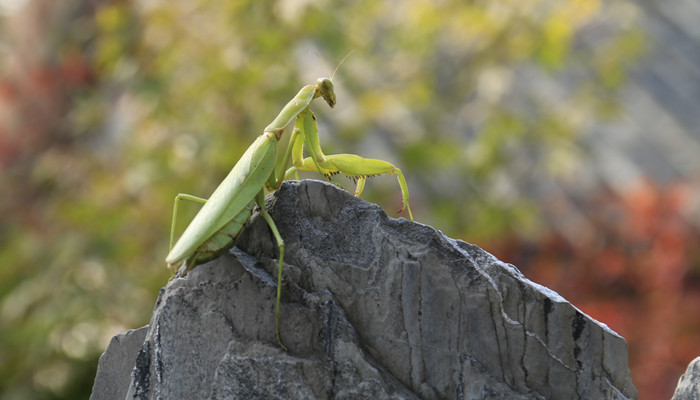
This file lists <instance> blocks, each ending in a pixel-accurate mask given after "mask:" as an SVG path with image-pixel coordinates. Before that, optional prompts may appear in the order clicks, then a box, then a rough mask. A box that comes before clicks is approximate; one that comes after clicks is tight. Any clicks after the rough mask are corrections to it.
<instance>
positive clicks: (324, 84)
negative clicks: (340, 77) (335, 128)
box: [316, 78, 336, 108]
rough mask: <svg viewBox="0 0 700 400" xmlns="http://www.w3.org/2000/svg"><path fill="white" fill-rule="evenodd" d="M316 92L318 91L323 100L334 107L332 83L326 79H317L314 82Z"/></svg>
mask: <svg viewBox="0 0 700 400" xmlns="http://www.w3.org/2000/svg"><path fill="white" fill-rule="evenodd" d="M316 90H318V92H319V94H320V96H321V97H323V100H325V101H326V103H328V105H329V106H330V107H331V108H333V107H334V106H335V103H336V101H335V90H334V89H333V81H331V80H330V79H328V78H318V81H316Z"/></svg>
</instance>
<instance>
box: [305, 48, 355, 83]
mask: <svg viewBox="0 0 700 400" xmlns="http://www.w3.org/2000/svg"><path fill="white" fill-rule="evenodd" d="M353 51H355V49H352V50H350V51H349V52H348V54H346V55H345V57H343V59H342V60H340V62H339V63H338V66H337V67H335V70H333V73H332V74H331V76H330V79H331V82H333V77H335V73H336V72H338V68H340V66H341V65H343V63H344V62H345V60H346V59H347V58H348V57H350V54H352V52H353ZM312 53H313V54H314V55H316V57H318V59H319V60H321V64H323V67H324V68H325V69H326V72H330V70H329V69H328V65H326V63H325V61H323V57H321V55H320V54H318V53H317V52H315V51H312Z"/></svg>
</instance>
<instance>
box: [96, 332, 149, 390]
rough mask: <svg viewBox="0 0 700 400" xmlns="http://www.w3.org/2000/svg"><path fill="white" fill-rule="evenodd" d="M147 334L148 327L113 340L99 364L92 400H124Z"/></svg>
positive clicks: (120, 335) (121, 334) (124, 333)
mask: <svg viewBox="0 0 700 400" xmlns="http://www.w3.org/2000/svg"><path fill="white" fill-rule="evenodd" d="M147 332H148V325H147V326H144V327H141V328H139V329H132V330H129V331H127V332H123V333H120V334H118V335H116V336H115V337H113V338H112V340H111V341H110V342H109V345H108V346H107V350H105V352H104V353H103V354H102V356H101V357H100V361H99V362H98V364H97V375H96V376H95V383H94V385H93V387H92V395H91V396H90V400H110V399H123V398H124V396H126V392H127V390H128V389H129V382H130V381H131V370H132V368H134V363H135V362H136V356H137V355H138V352H139V349H140V348H141V346H142V345H143V341H144V339H146V333H147Z"/></svg>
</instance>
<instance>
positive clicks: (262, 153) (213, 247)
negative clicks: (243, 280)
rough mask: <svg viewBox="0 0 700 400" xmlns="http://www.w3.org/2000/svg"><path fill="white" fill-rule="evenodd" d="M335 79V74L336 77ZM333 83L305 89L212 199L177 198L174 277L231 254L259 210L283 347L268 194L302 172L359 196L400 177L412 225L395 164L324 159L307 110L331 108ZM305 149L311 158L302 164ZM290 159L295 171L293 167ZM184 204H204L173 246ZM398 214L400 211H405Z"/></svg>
mask: <svg viewBox="0 0 700 400" xmlns="http://www.w3.org/2000/svg"><path fill="white" fill-rule="evenodd" d="M333 75H335V73H334V74H333ZM333 75H331V78H319V79H318V80H317V81H316V84H315V85H307V86H304V87H303V88H301V90H299V93H297V95H296V96H294V98H293V99H292V100H290V101H289V102H288V103H287V104H286V105H285V106H284V108H282V111H280V113H279V114H278V115H277V117H276V118H275V119H274V120H273V121H272V122H271V123H270V124H269V125H268V126H267V128H265V130H264V131H263V133H262V135H260V136H258V138H257V139H255V141H254V142H253V144H251V145H250V147H248V149H247V150H246V151H245V153H244V154H243V156H241V158H240V160H239V161H238V163H236V165H235V166H234V167H233V169H232V170H231V172H230V173H229V174H228V176H227V177H226V178H225V179H224V180H223V182H221V184H219V187H217V188H216V190H215V191H214V193H213V194H212V195H211V196H210V197H209V199H203V198H200V197H196V196H192V195H189V194H184V193H180V194H178V195H177V196H176V197H175V204H174V206H173V220H172V224H171V229H170V253H169V254H168V256H167V257H166V259H165V261H166V263H167V264H168V268H170V269H171V271H173V272H174V271H175V270H176V269H179V268H180V267H181V266H182V265H183V264H184V265H185V266H186V269H187V270H191V269H192V268H194V267H195V266H197V265H199V264H202V263H204V262H207V261H210V260H213V259H215V258H217V257H219V256H220V255H221V254H222V253H224V252H225V251H227V250H228V249H229V248H231V247H232V246H233V245H234V243H235V241H236V239H238V237H239V236H240V235H241V233H242V232H243V229H244V228H245V226H246V224H247V223H248V221H249V220H250V217H251V215H252V213H253V208H254V206H255V205H256V204H257V205H258V207H259V210H260V215H261V216H262V217H263V219H264V220H265V221H266V222H267V224H268V225H269V226H270V230H271V231H272V234H273V235H274V237H275V240H276V241H277V246H278V247H279V254H280V255H279V268H278V271H277V303H276V306H275V336H276V339H277V343H278V344H279V345H280V347H282V348H283V349H285V350H286V348H285V346H284V345H283V344H282V340H281V338H280V331H279V315H280V298H281V295H282V265H283V258H284V240H283V239H282V236H281V235H280V233H279V231H278V230H277V227H276V226H275V222H274V221H273V220H272V217H271V216H270V215H269V214H268V212H267V210H266V209H265V193H266V191H268V192H272V191H275V190H277V189H278V188H279V186H280V185H281V184H282V182H283V181H284V180H286V179H288V178H289V177H291V176H292V175H294V176H295V177H296V178H297V179H298V173H297V172H298V171H312V172H313V171H316V172H318V173H319V174H321V175H324V176H326V177H328V178H329V177H330V176H331V175H335V174H338V173H342V174H345V175H347V176H349V177H351V178H353V179H354V180H355V181H356V188H355V195H356V196H359V195H360V194H361V193H362V190H363V189H364V185H365V180H366V179H367V177H370V176H374V175H381V174H392V175H396V176H397V178H398V181H399V186H400V188H401V196H402V201H403V207H402V208H401V210H403V209H404V208H405V209H406V210H407V211H408V215H409V217H410V218H411V220H413V215H412V214H411V208H410V206H409V204H408V187H407V186H406V179H405V178H404V176H403V173H402V172H401V170H400V169H398V168H396V167H395V166H394V165H393V164H391V163H389V162H387V161H382V160H375V159H369V158H363V157H360V156H358V155H354V154H333V155H325V154H324V153H323V151H322V150H321V145H320V143H319V138H318V126H317V124H316V116H315V115H314V114H313V112H311V110H310V109H309V105H310V104H311V101H312V100H313V99H316V98H318V97H321V98H323V100H325V102H326V103H327V104H328V106H330V107H331V108H333V107H334V106H335V104H336V96H335V91H334V88H333V80H332V79H333V78H332V77H333ZM292 120H295V121H294V130H293V132H292V136H291V138H290V140H289V145H288V146H287V149H286V150H285V153H284V155H283V157H282V158H281V161H280V162H278V161H277V142H278V141H279V140H280V137H281V136H282V134H283V132H284V130H285V128H286V127H287V126H288V125H290V124H291V123H292ZM304 147H306V149H307V152H308V153H309V157H306V158H304ZM290 157H291V160H292V165H291V166H290V167H289V169H287V166H288V165H289V161H290ZM180 200H189V201H193V202H196V203H200V204H203V206H202V208H201V209H200V210H199V212H198V213H197V215H196V216H195V217H194V219H192V221H191V222H190V224H189V225H188V226H187V228H186V229H185V231H184V233H183V234H182V236H180V238H179V239H178V241H177V243H175V245H174V246H173V239H174V235H175V222H176V220H177V208H178V203H179V202H180ZM401 210H399V211H401Z"/></svg>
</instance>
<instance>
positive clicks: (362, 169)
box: [287, 154, 413, 220]
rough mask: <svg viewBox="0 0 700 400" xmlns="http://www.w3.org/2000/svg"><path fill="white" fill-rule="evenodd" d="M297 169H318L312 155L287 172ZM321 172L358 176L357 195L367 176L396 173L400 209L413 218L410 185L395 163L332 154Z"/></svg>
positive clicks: (360, 191) (352, 155)
mask: <svg viewBox="0 0 700 400" xmlns="http://www.w3.org/2000/svg"><path fill="white" fill-rule="evenodd" d="M296 170H298V171H316V168H315V162H314V160H313V159H312V158H311V157H307V158H305V159H304V160H303V162H302V163H300V164H299V165H295V166H294V167H292V168H290V170H288V171H287V174H290V173H291V172H294V171H296ZM320 173H321V174H323V175H326V176H328V175H333V174H337V173H341V174H345V175H347V176H349V177H351V178H356V179H357V180H356V184H357V186H356V189H355V195H356V196H359V195H360V193H362V190H363V189H364V185H365V179H366V178H367V177H371V176H375V175H382V174H390V175H396V177H397V178H398V181H399V186H400V187H401V198H402V200H403V207H401V210H399V211H402V210H403V209H404V208H405V209H406V211H408V216H409V217H410V218H411V220H413V214H412V213H411V207H410V206H409V203H408V186H407V185H406V179H405V178H404V176H403V173H402V172H401V170H400V169H398V168H396V167H395V166H394V164H392V163H390V162H388V161H383V160H376V159H372V158H364V157H360V156H358V155H355V154H332V155H329V156H326V162H325V163H323V164H321V168H320Z"/></svg>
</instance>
